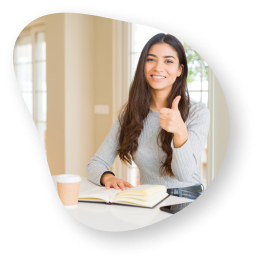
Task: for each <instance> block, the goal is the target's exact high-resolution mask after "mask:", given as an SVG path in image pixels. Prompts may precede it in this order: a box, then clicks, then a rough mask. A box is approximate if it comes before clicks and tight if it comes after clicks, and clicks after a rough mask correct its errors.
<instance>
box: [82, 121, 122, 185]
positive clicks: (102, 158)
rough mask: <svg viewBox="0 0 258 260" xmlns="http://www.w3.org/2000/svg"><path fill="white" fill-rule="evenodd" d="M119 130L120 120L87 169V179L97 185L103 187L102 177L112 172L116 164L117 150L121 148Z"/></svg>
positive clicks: (114, 125) (116, 122)
mask: <svg viewBox="0 0 258 260" xmlns="http://www.w3.org/2000/svg"><path fill="white" fill-rule="evenodd" d="M119 129H120V124H119V121H118V119H117V120H116V121H115V123H114V124H113V126H112V128H111V130H110V132H109V134H108V135H107V137H106V138H105V140H104V142H103V143H102V144H101V146H100V147H99V149H98V151H97V152H96V153H95V155H94V156H93V158H92V159H91V161H90V162H89V163H88V165H87V167H86V174H87V179H88V180H89V181H90V182H93V183H95V184H97V185H100V186H101V185H102V184H101V182H100V179H101V177H102V175H103V174H104V173H106V172H109V173H111V174H113V175H114V176H115V174H114V173H113V172H111V171H110V167H111V166H112V165H113V164H114V161H115V158H116V156H117V149H118V148H119V142H118V138H119Z"/></svg>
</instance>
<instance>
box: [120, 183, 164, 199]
mask: <svg viewBox="0 0 258 260" xmlns="http://www.w3.org/2000/svg"><path fill="white" fill-rule="evenodd" d="M160 192H162V193H165V192H167V188H166V187H165V186H164V185H150V184H145V185H139V186H135V187H133V188H126V190H125V191H122V192H120V193H119V194H117V196H116V198H118V197H123V198H124V197H131V196H134V197H135V196H137V197H152V196H155V195H158V194H159V193H160Z"/></svg>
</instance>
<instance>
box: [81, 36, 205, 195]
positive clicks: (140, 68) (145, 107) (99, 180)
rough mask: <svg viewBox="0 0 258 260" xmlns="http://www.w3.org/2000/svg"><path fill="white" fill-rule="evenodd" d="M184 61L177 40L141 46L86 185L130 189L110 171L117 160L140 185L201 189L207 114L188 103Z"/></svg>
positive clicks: (154, 39)
mask: <svg viewBox="0 0 258 260" xmlns="http://www.w3.org/2000/svg"><path fill="white" fill-rule="evenodd" d="M187 73H188V67H187V60H186V55H185V51H184V47H183V46H182V44H181V43H180V41H179V40H178V39H177V38H175V37H174V36H172V35H169V34H167V35H166V34H163V33H160V34H157V35H155V36H154V37H152V38H151V39H150V40H149V41H148V42H147V43H146V45H145V47H144V48H143V50H142V52H141V56H140V59H139V62H138V65H137V69H136V72H135V76H134V79H133V81H132V83H131V86H130V90H129V99H128V102H127V103H126V104H125V106H124V107H123V109H122V110H121V113H120V115H119V117H118V119H117V120H116V122H115V123H114V125H113V126H112V128H111V130H110V132H109V134H108V136H107V137H106V139H105V140H104V142H103V143H102V145H101V146H100V148H99V150H98V151H97V153H96V154H95V155H94V157H93V158H92V160H91V162H90V163H89V164H88V165H87V169H86V172H87V178H88V180H89V181H91V182H93V183H95V184H98V185H103V186H104V185H105V186H106V188H107V189H109V188H111V187H113V188H115V189H121V190H124V189H125V187H129V188H131V187H133V186H132V185H131V184H130V183H128V182H126V181H124V180H122V179H118V178H116V176H115V173H113V172H111V171H110V166H111V165H113V163H114V160H115V158H116V156H117V155H119V157H120V159H121V160H122V161H123V162H124V163H129V164H131V162H132V160H133V161H134V162H135V164H136V165H137V166H138V168H139V170H140V183H141V184H162V185H165V186H166V187H167V188H168V189H171V188H182V187H189V186H195V185H200V184H201V177H200V172H199V162H200V156H201V152H202V150H203V147H204V144H205V141H206V138H207V135H208V131H209V121H210V113H209V110H208V109H207V108H206V107H205V106H204V105H202V104H201V103H196V102H193V101H192V100H190V98H189V93H188V89H187V82H186V80H187Z"/></svg>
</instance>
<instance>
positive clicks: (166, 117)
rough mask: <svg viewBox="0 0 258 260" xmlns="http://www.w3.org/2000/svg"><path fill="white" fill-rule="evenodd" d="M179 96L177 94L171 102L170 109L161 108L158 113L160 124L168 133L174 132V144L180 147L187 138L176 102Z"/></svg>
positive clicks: (177, 102)
mask: <svg viewBox="0 0 258 260" xmlns="http://www.w3.org/2000/svg"><path fill="white" fill-rule="evenodd" d="M180 99H181V96H177V97H176V98H175V99H174V100H173V102H172V107H171V109H169V108H161V109H160V113H159V122H160V126H161V127H162V128H163V129H164V130H166V131H167V132H169V133H173V134H174V146H175V147H176V148H178V147H181V146H182V145H183V144H184V143H185V142H186V141H187V139H188V132H187V128H186V125H185V123H184V121H183V119H182V117H181V114H180V111H179V109H178V104H179V101H180Z"/></svg>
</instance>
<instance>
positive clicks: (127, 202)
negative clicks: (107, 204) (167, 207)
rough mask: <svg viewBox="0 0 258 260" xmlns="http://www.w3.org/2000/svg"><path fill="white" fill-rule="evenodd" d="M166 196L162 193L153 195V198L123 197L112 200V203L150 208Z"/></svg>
mask: <svg viewBox="0 0 258 260" xmlns="http://www.w3.org/2000/svg"><path fill="white" fill-rule="evenodd" d="M167 196H168V194H167V193H162V194H159V195H158V196H155V198H153V199H152V200H147V201H143V200H138V199H125V200H118V201H114V203H117V204H123V205H136V206H143V207H149V208H152V207H153V206H154V205H156V204H157V203H159V202H160V201H161V200H163V199H164V198H166V197H167Z"/></svg>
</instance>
